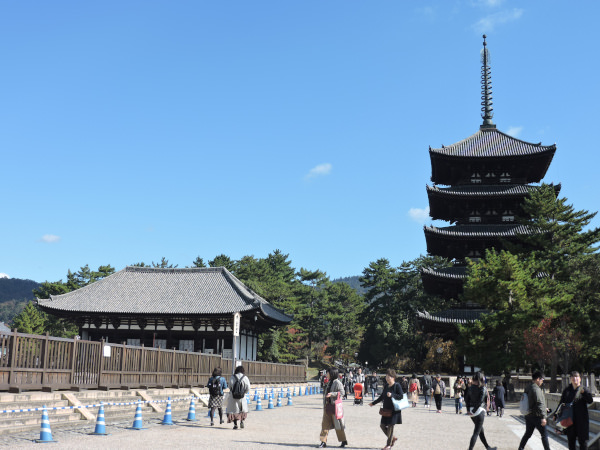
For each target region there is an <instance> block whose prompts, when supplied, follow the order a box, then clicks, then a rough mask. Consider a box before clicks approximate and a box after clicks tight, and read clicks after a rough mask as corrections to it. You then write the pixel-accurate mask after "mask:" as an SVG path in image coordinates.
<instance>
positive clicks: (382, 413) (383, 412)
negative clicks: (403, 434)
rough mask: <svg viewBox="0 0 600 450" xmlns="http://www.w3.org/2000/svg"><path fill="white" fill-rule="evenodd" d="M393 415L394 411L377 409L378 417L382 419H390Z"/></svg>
mask: <svg viewBox="0 0 600 450" xmlns="http://www.w3.org/2000/svg"><path fill="white" fill-rule="evenodd" d="M393 413H394V411H392V410H391V409H384V408H379V415H380V416H382V417H392V414H393Z"/></svg>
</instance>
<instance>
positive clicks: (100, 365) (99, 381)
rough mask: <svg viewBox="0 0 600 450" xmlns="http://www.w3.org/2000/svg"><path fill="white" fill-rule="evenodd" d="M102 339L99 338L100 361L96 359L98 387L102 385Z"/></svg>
mask: <svg viewBox="0 0 600 450" xmlns="http://www.w3.org/2000/svg"><path fill="white" fill-rule="evenodd" d="M104 344H105V343H104V339H100V352H99V353H100V356H99V358H100V361H98V389H100V386H102V372H104Z"/></svg>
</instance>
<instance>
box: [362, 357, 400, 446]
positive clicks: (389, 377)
mask: <svg viewBox="0 0 600 450" xmlns="http://www.w3.org/2000/svg"><path fill="white" fill-rule="evenodd" d="M385 381H386V384H385V386H384V387H383V391H382V392H381V395H380V396H379V397H378V398H377V400H374V401H373V402H371V403H369V406H373V405H376V404H377V403H380V402H383V405H382V407H381V409H380V410H379V414H381V423H380V426H381V430H382V431H383V433H384V434H385V436H386V438H387V441H386V445H385V447H383V449H382V450H390V449H391V448H392V447H393V446H394V444H395V443H396V441H397V440H398V438H397V437H395V436H394V425H397V424H401V423H402V411H396V410H395V409H394V403H393V402H392V398H394V399H396V400H401V399H402V397H403V396H404V392H402V386H400V383H396V371H395V370H394V369H388V370H387V371H386V373H385Z"/></svg>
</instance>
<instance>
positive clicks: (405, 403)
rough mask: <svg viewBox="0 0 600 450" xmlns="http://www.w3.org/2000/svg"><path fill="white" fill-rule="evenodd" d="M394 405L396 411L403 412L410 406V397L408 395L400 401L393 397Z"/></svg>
mask: <svg viewBox="0 0 600 450" xmlns="http://www.w3.org/2000/svg"><path fill="white" fill-rule="evenodd" d="M392 403H393V404H394V411H402V410H403V409H406V408H408V407H409V406H410V405H409V404H408V397H407V396H406V395H404V396H403V397H402V398H401V399H400V400H396V399H395V398H394V397H392Z"/></svg>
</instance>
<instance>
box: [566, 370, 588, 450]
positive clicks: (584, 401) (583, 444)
mask: <svg viewBox="0 0 600 450" xmlns="http://www.w3.org/2000/svg"><path fill="white" fill-rule="evenodd" d="M570 379H571V384H569V385H568V386H567V387H566V388H565V390H564V391H563V392H562V395H561V397H560V403H561V404H562V403H565V404H569V403H571V402H573V425H571V426H570V427H568V428H566V429H565V433H566V435H567V439H568V441H569V450H575V442H576V441H579V448H580V449H581V450H587V448H588V446H587V441H588V439H589V438H590V416H589V413H588V408H587V405H588V403H592V402H593V401H594V398H593V397H592V393H591V392H590V391H589V389H588V388H586V387H583V386H581V376H580V375H579V372H576V371H573V372H571V377H570Z"/></svg>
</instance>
